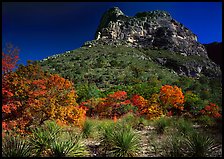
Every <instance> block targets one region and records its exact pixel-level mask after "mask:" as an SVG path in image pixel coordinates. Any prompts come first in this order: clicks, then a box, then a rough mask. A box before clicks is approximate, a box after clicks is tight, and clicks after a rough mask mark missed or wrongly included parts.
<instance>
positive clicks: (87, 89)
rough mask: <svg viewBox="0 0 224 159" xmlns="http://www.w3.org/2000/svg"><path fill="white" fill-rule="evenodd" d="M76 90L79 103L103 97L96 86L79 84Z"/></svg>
mask: <svg viewBox="0 0 224 159" xmlns="http://www.w3.org/2000/svg"><path fill="white" fill-rule="evenodd" d="M76 90H77V95H78V98H77V102H78V103H80V102H83V101H86V100H88V99H90V98H98V97H100V96H101V92H100V90H99V89H98V88H97V86H96V85H95V84H87V83H84V84H79V85H77V86H76Z"/></svg>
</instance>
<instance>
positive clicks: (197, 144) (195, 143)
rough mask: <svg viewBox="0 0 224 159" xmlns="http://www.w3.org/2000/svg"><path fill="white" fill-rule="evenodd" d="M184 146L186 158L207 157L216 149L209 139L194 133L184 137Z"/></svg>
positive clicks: (216, 146)
mask: <svg viewBox="0 0 224 159" xmlns="http://www.w3.org/2000/svg"><path fill="white" fill-rule="evenodd" d="M185 144H186V145H185V148H186V150H187V156H188V157H208V156H209V155H210V154H211V153H212V152H213V151H214V150H216V149H217V148H218V145H217V144H215V142H214V140H213V139H212V138H211V137H209V136H207V135H203V134H201V133H196V132H195V133H192V134H191V135H189V136H188V137H186V139H185Z"/></svg>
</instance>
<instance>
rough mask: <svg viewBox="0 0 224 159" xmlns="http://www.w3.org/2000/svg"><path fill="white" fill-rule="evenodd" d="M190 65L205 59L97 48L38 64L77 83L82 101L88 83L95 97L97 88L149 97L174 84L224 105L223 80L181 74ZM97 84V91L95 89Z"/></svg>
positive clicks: (144, 51) (72, 52)
mask: <svg viewBox="0 0 224 159" xmlns="http://www.w3.org/2000/svg"><path fill="white" fill-rule="evenodd" d="M188 62H193V63H196V64H198V63H200V62H201V63H203V57H199V56H193V55H192V56H183V55H180V54H175V53H174V52H170V51H167V50H150V49H137V48H132V47H127V46H116V47H115V46H111V45H97V46H94V47H81V48H79V49H76V50H72V51H69V52H67V53H63V54H57V55H54V56H51V57H48V58H47V59H44V60H42V61H39V62H38V63H39V64H40V65H41V67H42V68H43V69H44V70H46V71H49V72H51V73H57V74H59V75H61V76H62V77H64V78H67V79H69V80H71V81H72V82H74V84H75V87H76V89H77V91H78V96H79V99H78V101H84V100H86V99H87V95H81V94H79V89H80V86H83V85H85V84H86V85H87V88H85V89H87V90H86V91H87V93H90V94H91V93H93V94H94V91H95V88H96V89H99V90H101V92H104V93H103V94H104V95H105V94H108V93H109V92H113V91H116V90H124V91H127V92H128V93H129V95H130V93H131V94H135V93H137V94H140V95H143V97H146V98H148V97H150V95H151V94H152V93H155V92H156V91H159V89H160V87H159V86H161V85H165V84H170V85H177V86H179V87H181V88H182V90H183V91H184V92H186V91H192V92H193V93H195V94H197V95H198V96H199V97H201V98H202V99H204V100H209V101H211V102H214V103H216V104H218V105H220V106H221V101H222V85H221V78H220V77H216V78H209V77H206V76H205V75H203V72H201V74H199V76H198V77H197V76H196V77H188V76H185V75H184V74H183V75H181V73H182V72H181V68H182V69H183V68H184V66H185V64H187V63H188ZM158 82H159V84H158ZM93 85H94V89H93V88H92V87H91V86H93ZM130 87H131V89H130ZM152 88H153V89H152ZM92 89H93V90H92ZM91 91H92V92H91ZM146 92H147V93H146ZM150 92H151V93H150ZM96 94H98V96H101V95H102V94H100V93H99V92H97V93H96V92H95V94H94V95H92V96H93V97H94V96H96ZM84 96H85V97H86V98H84ZM88 97H89V98H90V97H91V95H90V96H88ZM82 98H83V99H82Z"/></svg>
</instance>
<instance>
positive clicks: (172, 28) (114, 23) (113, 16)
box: [83, 7, 221, 77]
mask: <svg viewBox="0 0 224 159" xmlns="http://www.w3.org/2000/svg"><path fill="white" fill-rule="evenodd" d="M98 44H102V45H114V46H119V45H126V46H130V47H136V48H147V49H162V50H168V51H171V52H175V53H177V54H179V55H183V57H184V56H185V57H188V56H192V57H193V56H198V57H201V58H203V59H204V60H203V61H204V62H202V63H201V64H199V63H197V61H192V62H187V63H183V64H181V65H178V66H175V67H174V68H173V69H174V71H176V72H177V73H178V74H185V75H187V76H198V75H199V74H200V73H203V74H205V75H206V76H213V77H214V76H220V75H221V71H220V68H219V67H218V66H217V65H216V64H215V63H214V62H212V61H211V60H210V59H209V57H208V54H207V51H206V48H205V46H204V45H202V44H200V43H199V42H197V36H196V35H195V34H194V33H192V32H191V31H190V30H189V29H187V28H186V27H185V26H184V25H183V24H181V23H179V22H178V21H176V20H174V19H173V18H172V17H171V15H170V14H169V13H168V12H166V11H158V10H156V11H150V12H140V13H137V14H136V15H135V16H133V17H128V16H126V15H125V14H124V13H123V12H122V11H121V10H120V9H119V8H118V7H114V8H111V9H109V10H108V11H106V12H105V13H104V14H103V16H102V18H101V21H100V24H99V26H98V28H97V31H96V33H95V40H92V41H88V42H86V43H85V44H84V45H83V46H88V47H91V46H94V45H98ZM157 62H158V63H160V64H161V65H172V61H171V64H170V62H169V61H168V60H167V59H158V60H157ZM172 67H173V66H172ZM183 69H184V70H183ZM192 72H193V73H192Z"/></svg>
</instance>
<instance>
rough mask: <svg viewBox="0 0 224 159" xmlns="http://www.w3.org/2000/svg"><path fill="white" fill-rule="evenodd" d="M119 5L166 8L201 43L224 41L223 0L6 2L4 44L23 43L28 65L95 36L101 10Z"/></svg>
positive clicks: (130, 12)
mask: <svg viewBox="0 0 224 159" xmlns="http://www.w3.org/2000/svg"><path fill="white" fill-rule="evenodd" d="M115 6H117V7H119V8H120V9H121V10H122V12H123V13H124V14H125V15H127V16H134V15H135V14H136V13H137V12H143V11H152V10H165V11H167V12H169V13H170V14H171V16H172V17H173V19H175V20H177V21H179V22H180V23H182V24H184V26H186V27H187V28H189V29H190V30H191V31H192V32H193V33H195V34H196V35H197V36H198V41H199V42H200V43H202V44H207V43H211V42H215V41H216V42H221V41H222V2H3V3H2V48H4V46H5V44H6V43H9V42H10V43H12V44H13V45H14V46H16V47H18V48H20V54H19V57H20V60H19V62H18V63H19V64H23V65H26V64H27V63H26V62H27V60H33V61H35V60H41V59H44V58H46V57H48V56H52V55H54V54H59V53H63V52H65V51H68V50H74V49H77V48H79V47H81V46H82V45H83V44H84V42H86V41H89V40H93V39H94V34H95V31H96V29H97V27H98V25H99V22H100V19H101V16H102V15H103V13H104V12H105V11H107V10H108V9H109V8H112V7H115Z"/></svg>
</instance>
